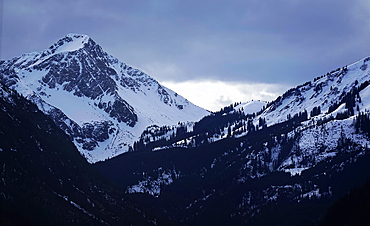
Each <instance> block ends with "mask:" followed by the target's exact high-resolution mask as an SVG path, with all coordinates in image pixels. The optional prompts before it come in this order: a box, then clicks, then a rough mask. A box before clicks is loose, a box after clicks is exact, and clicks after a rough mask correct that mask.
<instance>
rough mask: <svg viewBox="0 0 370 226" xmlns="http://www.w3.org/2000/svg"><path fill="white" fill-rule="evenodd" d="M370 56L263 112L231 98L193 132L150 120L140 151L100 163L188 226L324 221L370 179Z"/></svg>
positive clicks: (294, 90) (281, 98) (295, 91)
mask: <svg viewBox="0 0 370 226" xmlns="http://www.w3.org/2000/svg"><path fill="white" fill-rule="evenodd" d="M369 62H370V58H364V59H362V60H360V61H358V62H356V63H354V64H351V65H349V66H344V67H342V68H338V69H335V70H333V71H331V72H328V73H326V74H325V75H322V76H319V77H316V78H315V79H313V80H312V81H309V82H307V83H305V84H302V85H299V86H297V87H295V88H292V89H290V90H288V91H287V92H285V93H284V94H282V95H281V96H279V97H278V98H277V99H276V100H274V101H272V102H269V103H265V104H261V109H260V110H256V109H253V111H245V109H246V108H247V106H248V105H245V104H232V105H230V106H226V107H225V108H223V109H221V110H220V111H219V112H214V113H212V114H210V115H207V116H205V117H204V118H202V119H201V120H200V121H197V122H195V123H194V124H193V125H191V129H189V128H188V126H189V125H188V124H186V125H184V124H178V125H177V126H171V127H168V126H162V127H148V128H147V129H146V130H145V131H144V132H143V133H142V134H141V136H140V139H139V140H138V141H137V142H136V143H135V148H134V149H135V151H134V152H130V153H125V154H122V155H120V156H117V157H115V158H112V159H110V160H108V161H106V162H101V163H97V164H95V167H96V168H97V169H98V170H100V171H101V172H102V173H104V174H106V175H107V176H109V177H110V178H111V179H112V180H114V181H115V182H117V184H119V185H120V186H122V187H123V188H125V189H126V193H130V194H135V195H136V197H137V200H139V201H140V202H141V203H142V204H144V205H149V206H153V207H155V209H156V210H157V211H159V212H161V213H163V214H165V215H166V216H168V217H169V218H171V219H176V220H177V221H180V222H184V223H185V224H187V225H204V224H212V225H269V224H274V225H312V224H314V225H315V224H318V222H319V221H320V219H321V218H322V217H323V216H324V214H325V211H326V210H327V208H328V207H329V206H330V204H331V203H333V202H334V201H336V200H337V199H338V198H339V197H341V196H342V195H344V194H346V193H347V192H349V191H350V190H351V188H353V187H358V186H361V185H363V184H364V183H365V181H366V180H368V179H369V178H370V164H369V161H370V155H369V150H370V141H369V140H370V137H369V132H370V129H369V128H370V114H369V111H368V109H369V106H370V87H369V84H370V67H369ZM250 105H252V104H250Z"/></svg>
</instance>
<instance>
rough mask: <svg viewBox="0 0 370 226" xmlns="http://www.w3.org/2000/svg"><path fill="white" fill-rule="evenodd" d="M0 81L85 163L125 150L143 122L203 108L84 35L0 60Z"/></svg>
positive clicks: (180, 117) (189, 117)
mask: <svg viewBox="0 0 370 226" xmlns="http://www.w3.org/2000/svg"><path fill="white" fill-rule="evenodd" d="M0 81H1V82H2V83H4V84H5V85H6V86H9V87H11V88H14V89H16V90H17V91H18V92H19V93H20V94H21V95H23V96H25V97H26V98H28V99H30V100H32V101H33V102H34V103H36V104H37V105H38V107H39V108H40V109H41V110H42V111H43V112H44V113H46V114H48V115H50V116H51V117H52V118H53V120H54V122H55V123H56V124H57V125H58V126H59V127H60V128H62V129H63V130H64V131H65V132H66V133H67V134H68V135H69V136H70V137H71V138H72V139H73V141H74V143H75V144H76V146H77V147H78V149H79V151H80V152H81V153H82V154H83V155H84V156H85V157H86V158H87V159H88V161H89V162H91V163H93V162H96V161H101V160H105V159H107V158H110V157H113V156H116V155H118V154H121V153H124V152H126V151H128V150H129V147H130V146H132V144H133V142H134V141H135V140H137V138H138V137H139V136H140V134H141V132H142V131H143V130H144V129H145V128H146V127H147V126H150V125H153V124H156V125H160V126H161V125H165V124H169V125H172V124H177V123H178V122H179V121H196V120H199V119H201V118H202V117H203V116H205V115H207V114H208V112H207V111H206V110H204V109H202V108H199V107H197V106H195V105H193V104H191V103H190V102H189V101H187V100H186V99H184V98H183V97H181V96H179V95H177V94H176V93H174V92H173V91H172V90H169V89H167V88H166V87H163V86H162V85H160V84H159V83H158V82H157V81H156V80H154V79H153V78H151V77H150V76H149V75H147V74H145V73H144V72H142V71H140V70H137V69H133V68H132V67H130V66H128V65H126V64H125V63H122V62H120V61H119V60H118V59H117V58H114V57H113V56H110V55H109V54H107V53H106V52H104V51H103V49H102V48H101V47H100V46H99V45H98V44H96V43H95V42H94V41H93V40H92V39H91V38H89V37H88V36H86V35H77V34H69V35H67V36H66V37H64V38H62V39H60V40H59V41H57V42H56V43H55V44H53V45H52V46H51V47H50V48H49V49H46V50H44V51H42V52H39V53H29V54H23V55H22V56H20V57H15V58H13V59H10V60H7V61H2V62H0Z"/></svg>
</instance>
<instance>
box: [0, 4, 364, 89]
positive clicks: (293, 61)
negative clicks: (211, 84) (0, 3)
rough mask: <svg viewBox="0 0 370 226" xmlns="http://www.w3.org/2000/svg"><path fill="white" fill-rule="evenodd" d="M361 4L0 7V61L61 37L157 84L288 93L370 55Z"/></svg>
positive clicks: (9, 5)
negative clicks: (219, 84) (284, 88)
mask: <svg viewBox="0 0 370 226" xmlns="http://www.w3.org/2000/svg"><path fill="white" fill-rule="evenodd" d="M364 4H366V3H363V1H360V0H358V1H356V0H355V1H347V0H336V1H334V0H327V1H318V0H313V1H306V0H265V1H256V0H247V1H245V0H244V1H239V0H234V1H227V2H226V1H221V0H215V1H193V0H189V1H172V0H171V1H158V0H156V1H154V0H151V1H118V0H110V1H97V0H73V1H72V0H66V1H56V0H50V1H45V0H27V1H26V0H12V1H5V3H4V7H5V8H4V26H3V46H2V51H3V52H2V57H3V58H10V57H13V56H16V55H20V54H22V53H24V52H30V51H40V50H42V49H44V48H47V47H49V45H51V44H52V43H53V42H55V41H56V40H57V39H59V38H61V37H63V36H64V35H66V34H67V33H70V32H74V33H84V34H88V35H90V36H91V37H92V38H93V39H95V41H96V42H98V43H99V44H101V46H102V47H103V48H104V49H105V50H106V51H107V52H108V53H110V54H112V55H114V56H116V57H118V58H119V59H120V60H122V61H124V62H126V63H128V64H130V65H132V66H134V67H137V68H139V69H142V70H144V71H146V72H148V73H149V72H150V75H152V76H153V77H155V78H156V79H159V80H162V81H164V80H168V81H187V80H199V79H203V80H204V79H208V80H223V81H243V82H268V83H281V82H284V83H289V84H292V85H297V84H299V83H303V82H305V81H307V80H311V79H312V78H313V77H316V76H318V75H320V74H323V73H326V72H328V71H330V70H332V69H335V68H337V67H341V66H344V65H346V64H350V63H352V62H354V61H356V60H359V59H360V58H362V57H365V56H367V55H370V45H369V44H368V40H369V36H370V32H369V30H370V29H369V27H370V26H369V24H370V20H369V19H370V18H369V15H370V14H369V12H370V11H369V5H364Z"/></svg>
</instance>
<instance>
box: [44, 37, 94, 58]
mask: <svg viewBox="0 0 370 226" xmlns="http://www.w3.org/2000/svg"><path fill="white" fill-rule="evenodd" d="M89 40H90V37H89V36H87V35H80V34H68V35H66V36H65V37H64V38H61V39H59V40H58V41H57V42H56V43H54V44H53V45H52V46H51V47H50V48H49V49H50V50H51V51H52V53H54V54H57V53H60V52H72V51H76V50H78V49H81V48H83V47H84V46H85V45H86V44H88V42H89Z"/></svg>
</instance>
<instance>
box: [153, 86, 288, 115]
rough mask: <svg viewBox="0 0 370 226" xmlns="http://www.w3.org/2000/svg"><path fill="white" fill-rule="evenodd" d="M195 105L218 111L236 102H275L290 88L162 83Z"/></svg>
mask: <svg viewBox="0 0 370 226" xmlns="http://www.w3.org/2000/svg"><path fill="white" fill-rule="evenodd" d="M160 83H161V84H163V85H164V86H166V87H168V88H170V89H172V90H173V91H175V92H177V93H178V94H180V95H181V96H183V97H185V98H186V99H188V100H189V101H191V102H192V103H193V104H195V105H198V106H199V107H203V108H205V109H207V110H210V111H218V110H220V109H221V108H222V107H225V106H227V105H230V104H231V103H234V102H247V101H251V100H265V101H271V100H274V99H275V98H276V97H278V96H279V95H282V94H283V92H284V91H286V90H287V89H288V88H289V87H288V86H286V85H282V84H267V83H236V82H222V81H194V80H193V81H187V82H177V83H176V82H164V81H162V82H160Z"/></svg>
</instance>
